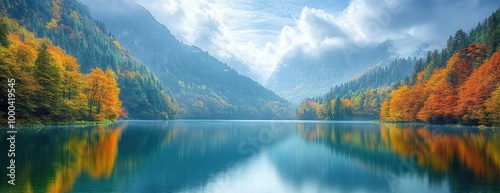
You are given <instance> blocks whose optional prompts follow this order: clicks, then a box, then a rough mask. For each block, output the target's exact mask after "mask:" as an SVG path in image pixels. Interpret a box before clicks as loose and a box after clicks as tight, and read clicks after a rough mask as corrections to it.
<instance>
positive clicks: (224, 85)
mask: <svg viewBox="0 0 500 193" xmlns="http://www.w3.org/2000/svg"><path fill="white" fill-rule="evenodd" d="M84 2H85V3H86V4H87V5H88V6H89V8H90V10H91V13H92V15H93V16H95V17H96V18H97V19H99V20H101V21H103V22H104V24H106V26H107V27H108V28H109V29H110V30H111V32H112V33H114V34H115V36H116V38H117V39H118V40H119V41H120V42H121V43H122V46H123V47H124V48H125V49H127V50H129V51H130V52H131V53H132V54H133V55H134V56H135V57H136V58H137V59H139V60H141V61H142V62H144V64H146V65H147V66H148V67H149V68H150V69H152V71H153V73H154V74H155V75H156V76H158V77H159V79H160V80H161V82H162V83H163V84H165V85H166V86H167V87H168V88H169V89H170V90H171V91H172V94H173V96H174V98H175V99H176V101H177V102H178V104H179V109H180V110H181V117H182V118H197V119H200V118H215V119H223V118H224V119H277V118H289V117H291V113H290V110H289V104H288V102H286V101H285V100H283V99H282V98H280V97H279V96H277V95H276V94H274V93H273V92H272V91H270V90H268V89H266V88H264V87H263V86H261V85H260V84H258V83H257V82H255V81H253V80H251V79H250V78H248V77H246V76H242V75H240V74H238V73H237V72H236V71H235V70H233V69H232V68H231V67H229V66H228V65H226V64H224V63H222V62H220V61H219V60H217V59H215V58H214V57H212V56H211V55H209V54H208V53H207V52H203V51H202V50H200V49H199V48H197V47H194V46H188V45H185V44H183V43H182V42H180V41H178V40H177V39H175V37H174V36H173V35H172V34H171V33H170V31H169V30H168V29H167V28H166V27H165V26H163V25H162V24H160V23H159V22H158V21H156V20H155V18H154V17H153V16H152V15H151V14H150V13H149V12H148V11H147V10H146V9H145V8H143V7H142V6H140V5H138V4H135V3H132V2H128V1H122V0H114V1H106V2H102V1H95V0H85V1H84Z"/></svg>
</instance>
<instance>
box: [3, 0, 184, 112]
mask: <svg viewBox="0 0 500 193" xmlns="http://www.w3.org/2000/svg"><path fill="white" fill-rule="evenodd" d="M0 16H2V17H8V18H10V19H11V20H13V21H15V22H17V23H18V24H19V25H20V26H22V27H25V28H26V29H27V30H28V31H31V32H33V34H34V36H35V37H38V38H43V39H47V40H50V41H52V43H53V45H54V46H58V47H60V49H62V50H64V52H65V53H66V54H67V55H71V56H73V57H74V58H76V60H77V61H78V64H79V65H80V71H81V72H82V73H84V74H88V73H90V72H91V71H92V69H96V68H100V69H103V70H104V71H106V70H108V69H109V70H111V71H113V73H114V74H115V76H116V82H117V84H118V87H119V89H120V93H119V98H120V100H121V101H122V107H123V108H122V109H123V112H122V115H123V118H128V119H175V118H177V117H178V114H177V105H176V102H175V100H174V99H173V98H172V97H171V94H170V92H169V91H168V89H167V88H166V87H165V86H164V85H163V84H161V83H160V82H159V81H158V79H157V78H156V77H155V76H154V75H153V74H152V73H151V72H150V70H148V69H147V67H146V66H144V65H143V64H142V63H140V62H139V61H137V60H136V59H134V58H133V57H132V56H131V55H130V54H129V53H128V52H127V51H126V50H124V49H123V48H122V46H121V44H120V42H118V41H117V40H116V39H115V38H114V37H113V35H112V34H110V33H109V32H108V30H107V29H106V28H105V26H104V25H103V24H102V22H99V21H97V20H94V19H93V18H92V17H91V16H90V13H89V11H88V9H87V8H86V7H85V6H83V5H82V4H80V3H79V2H78V1H74V0H68V1H66V0H64V1H62V0H53V1H27V0H2V1H1V3H0ZM2 84H3V82H2ZM96 107H98V106H96ZM61 119H64V118H61Z"/></svg>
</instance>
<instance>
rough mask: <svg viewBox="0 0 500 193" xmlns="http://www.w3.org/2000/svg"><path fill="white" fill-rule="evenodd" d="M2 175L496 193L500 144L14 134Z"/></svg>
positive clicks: (408, 131) (238, 131) (429, 131)
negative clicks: (12, 157)
mask: <svg viewBox="0 0 500 193" xmlns="http://www.w3.org/2000/svg"><path fill="white" fill-rule="evenodd" d="M0 135H1V139H2V140H0V147H1V154H0V157H1V158H2V159H1V160H0V164H1V166H2V168H5V167H8V161H7V159H5V158H6V154H7V151H8V148H9V147H8V146H9V143H8V141H7V140H5V139H6V138H7V137H8V136H7V134H6V132H5V131H2V132H1V134H0ZM4 152H5V153H4ZM2 171H3V172H4V173H5V174H7V173H8V170H7V169H5V170H2ZM5 174H2V175H0V176H1V177H0V180H1V181H0V192H89V193H90V192H92V193H93V192H131V193H137V192H179V193H182V192H227V193H235V192H273V193H274V192H277V193H281V192H283V193H294V192H297V193H298V192H304V193H309V192H311V193H314V192H356V193H358V192H366V193H371V192H377V193H378V192H380V193H382V192H405V193H411V192H415V193H422V192H428V193H434V192H435V193H438V192H439V193H447V192H456V193H462V192H500V135H499V134H498V133H493V132H489V131H480V130H478V129H475V128H467V127H447V126H425V125H419V124H407V125H402V124H378V123H373V122H313V121H121V122H118V123H115V124H112V125H107V126H93V127H52V128H45V129H41V130H19V132H18V134H17V136H16V185H15V186H12V185H9V184H7V181H8V180H9V178H8V177H7V176H6V175H5Z"/></svg>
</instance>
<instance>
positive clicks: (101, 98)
mask: <svg viewBox="0 0 500 193" xmlns="http://www.w3.org/2000/svg"><path fill="white" fill-rule="evenodd" d="M84 92H85V95H86V97H87V108H88V114H87V119H89V120H98V121H102V120H105V119H108V120H114V119H117V118H118V117H119V116H120V112H121V105H122V102H121V101H120V99H119V97H118V96H119V94H120V89H119V88H118V84H117V82H116V78H115V74H114V72H113V71H111V70H109V69H108V70H106V71H103V70H102V69H100V68H95V69H92V71H91V72H90V73H89V74H87V76H86V77H85V88H84Z"/></svg>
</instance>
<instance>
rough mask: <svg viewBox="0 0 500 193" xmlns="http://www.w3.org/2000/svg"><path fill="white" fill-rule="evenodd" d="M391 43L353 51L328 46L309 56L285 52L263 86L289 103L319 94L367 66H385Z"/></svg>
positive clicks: (301, 52)
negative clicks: (328, 48)
mask: <svg viewBox="0 0 500 193" xmlns="http://www.w3.org/2000/svg"><path fill="white" fill-rule="evenodd" d="M391 45H392V42H391V41H389V40H388V41H385V42H382V43H381V44H379V45H378V46H376V47H368V48H362V49H361V48H360V49H356V50H355V51H349V50H343V49H332V50H324V51H322V52H321V53H318V56H311V55H310V54H305V53H304V52H303V51H301V50H299V51H296V52H293V53H288V54H287V55H285V56H284V57H283V58H282V60H281V61H280V63H279V64H278V66H277V68H276V70H275V72H274V73H273V74H272V75H271V76H270V78H269V79H268V80H267V82H266V86H267V87H268V88H269V89H271V90H273V91H275V92H276V93H277V94H279V95H280V96H282V97H284V98H285V99H287V100H289V101H290V102H292V103H295V104H298V103H299V102H301V101H302V100H303V99H305V98H308V97H314V96H321V95H323V94H325V93H326V92H328V91H329V90H330V88H332V87H333V86H335V85H339V84H341V83H345V82H347V81H350V80H353V79H354V78H356V77H359V76H360V75H361V74H362V73H363V72H365V71H366V70H367V69H368V68H373V67H376V66H386V65H389V64H390V63H391V61H392V60H393V59H394V58H392V57H391V54H390V49H391Z"/></svg>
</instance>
